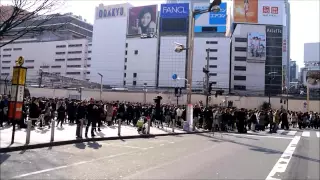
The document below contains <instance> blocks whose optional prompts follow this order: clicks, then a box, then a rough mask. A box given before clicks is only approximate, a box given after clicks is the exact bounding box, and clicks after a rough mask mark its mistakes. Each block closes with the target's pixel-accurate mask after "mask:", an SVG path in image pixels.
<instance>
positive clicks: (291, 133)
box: [287, 131, 297, 136]
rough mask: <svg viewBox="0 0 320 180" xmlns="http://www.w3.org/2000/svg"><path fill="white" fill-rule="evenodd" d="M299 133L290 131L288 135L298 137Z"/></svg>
mask: <svg viewBox="0 0 320 180" xmlns="http://www.w3.org/2000/svg"><path fill="white" fill-rule="evenodd" d="M296 133H297V131H289V132H288V134H287V135H289V136H294V135H296Z"/></svg>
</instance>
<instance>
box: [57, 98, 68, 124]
mask: <svg viewBox="0 0 320 180" xmlns="http://www.w3.org/2000/svg"><path fill="white" fill-rule="evenodd" d="M57 113H58V117H57V120H58V123H57V127H58V125H59V123H60V128H62V124H63V122H64V120H65V118H66V108H65V105H64V103H63V102H61V103H60V106H59V108H58V110H57Z"/></svg>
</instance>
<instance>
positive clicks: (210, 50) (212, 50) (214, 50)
mask: <svg viewBox="0 0 320 180" xmlns="http://www.w3.org/2000/svg"><path fill="white" fill-rule="evenodd" d="M209 52H218V49H209Z"/></svg>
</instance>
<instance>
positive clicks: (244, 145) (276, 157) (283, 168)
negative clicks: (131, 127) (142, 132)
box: [1, 132, 320, 180]
mask: <svg viewBox="0 0 320 180" xmlns="http://www.w3.org/2000/svg"><path fill="white" fill-rule="evenodd" d="M301 134H302V132H298V133H296V134H295V136H288V135H287V136H284V135H269V136H268V135H240V134H231V133H230V134H228V133H226V134H222V135H221V134H219V133H216V134H215V135H214V136H212V134H197V135H181V136H175V137H173V136H168V137H158V138H154V139H132V140H125V141H124V140H123V141H121V140H119V141H100V142H89V143H80V144H75V145H66V146H58V147H52V148H42V149H34V150H28V151H22V152H11V153H6V154H1V179H272V178H273V179H282V180H284V179H319V169H320V167H319V161H320V160H319V159H320V158H319V154H320V152H319V138H317V137H316V136H314V137H311V136H310V137H303V136H301Z"/></svg>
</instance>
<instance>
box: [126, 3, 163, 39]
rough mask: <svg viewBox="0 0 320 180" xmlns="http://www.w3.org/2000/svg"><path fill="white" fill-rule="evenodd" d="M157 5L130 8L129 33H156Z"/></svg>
mask: <svg viewBox="0 0 320 180" xmlns="http://www.w3.org/2000/svg"><path fill="white" fill-rule="evenodd" d="M156 23H157V5H149V6H140V7H132V8H130V9H129V18H128V26H127V27H128V29H127V34H128V35H141V34H154V33H156V31H157V24H156Z"/></svg>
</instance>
